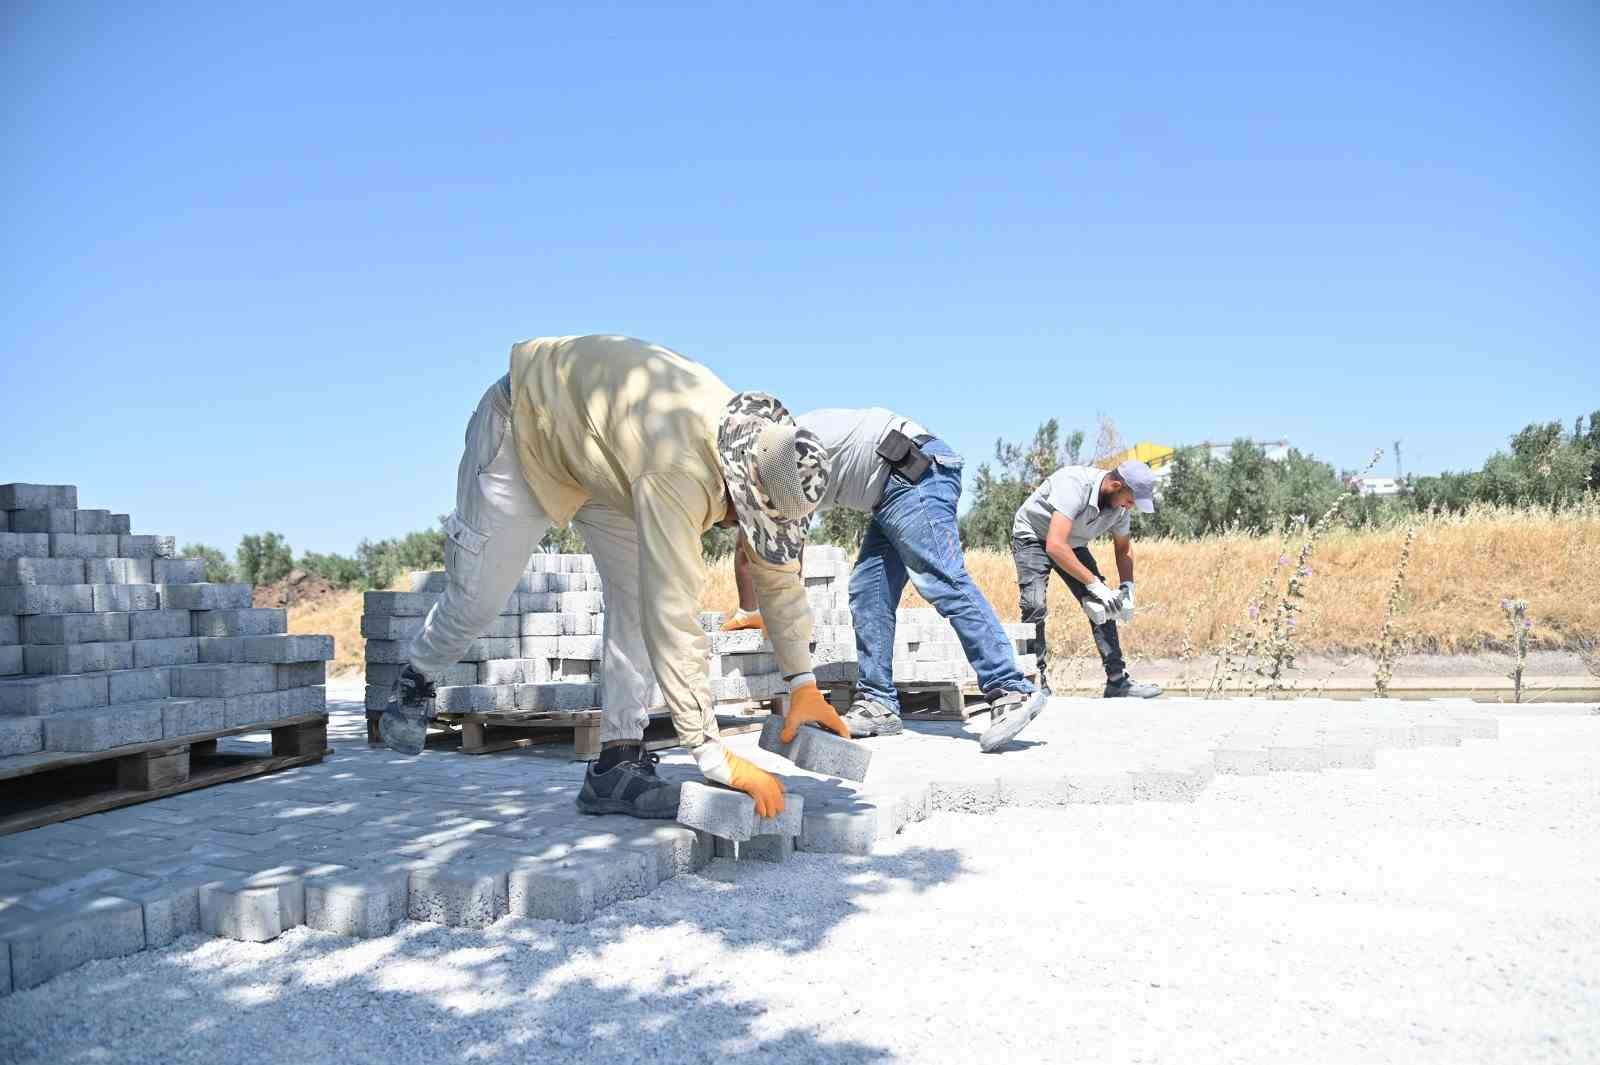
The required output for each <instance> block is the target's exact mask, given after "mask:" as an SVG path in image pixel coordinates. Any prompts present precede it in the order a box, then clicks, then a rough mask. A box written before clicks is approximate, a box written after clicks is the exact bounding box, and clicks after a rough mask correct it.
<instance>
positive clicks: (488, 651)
mask: <svg viewBox="0 0 1600 1065" xmlns="http://www.w3.org/2000/svg"><path fill="white" fill-rule="evenodd" d="M524 657H526V656H525V655H523V653H522V638H521V637H520V636H480V637H478V638H477V639H476V640H473V641H472V643H470V644H468V645H467V649H466V650H465V651H463V652H462V653H461V661H463V662H484V661H488V660H489V659H493V658H524Z"/></svg>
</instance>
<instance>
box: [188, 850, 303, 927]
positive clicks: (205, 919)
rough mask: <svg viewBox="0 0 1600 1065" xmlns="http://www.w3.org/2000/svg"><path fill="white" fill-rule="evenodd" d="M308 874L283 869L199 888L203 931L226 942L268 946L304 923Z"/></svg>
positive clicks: (297, 868) (294, 868)
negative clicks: (232, 941)
mask: <svg viewBox="0 0 1600 1065" xmlns="http://www.w3.org/2000/svg"><path fill="white" fill-rule="evenodd" d="M305 912H306V903H305V875H304V870H303V869H301V868H300V867H298V866H281V867H277V868H272V869H266V870H263V871H261V872H257V873H252V874H250V875H248V876H243V877H237V878H235V879H232V880H223V881H219V882H216V883H210V884H206V885H204V886H202V887H201V888H200V928H201V930H202V931H204V932H206V933H208V934H210V935H213V936H222V937H223V938H225V939H237V940H241V941H243V942H246V943H265V942H267V941H269V940H273V939H277V938H278V936H280V935H282V934H283V933H284V932H285V931H286V930H288V929H290V928H295V927H298V926H299V925H302V924H305Z"/></svg>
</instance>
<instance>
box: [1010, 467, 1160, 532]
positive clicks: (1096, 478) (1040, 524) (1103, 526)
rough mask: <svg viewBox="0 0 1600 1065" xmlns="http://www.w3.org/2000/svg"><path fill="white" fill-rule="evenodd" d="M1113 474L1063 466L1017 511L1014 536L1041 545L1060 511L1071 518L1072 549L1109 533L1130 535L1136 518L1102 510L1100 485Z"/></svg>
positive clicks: (1115, 509)
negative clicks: (1052, 521)
mask: <svg viewBox="0 0 1600 1065" xmlns="http://www.w3.org/2000/svg"><path fill="white" fill-rule="evenodd" d="M1110 472H1111V471H1109V470H1102V469H1097V468H1095V467H1094V466H1063V467H1061V468H1060V469H1059V470H1057V471H1056V472H1055V473H1052V474H1051V475H1050V476H1049V477H1046V478H1045V481H1044V483H1043V484H1041V485H1040V486H1039V487H1038V488H1035V489H1034V490H1033V494H1032V495H1031V496H1029V497H1028V499H1027V502H1025V503H1023V504H1022V506H1021V508H1020V509H1018V511H1017V520H1016V521H1015V522H1013V523H1012V526H1011V535H1012V536H1016V537H1021V538H1022V539H1025V540H1037V541H1039V542H1040V543H1041V544H1042V543H1044V542H1045V539H1046V538H1047V537H1048V536H1049V535H1050V517H1051V515H1053V514H1056V513H1058V512H1059V513H1061V514H1065V515H1066V516H1067V517H1068V518H1070V519H1072V531H1071V532H1070V533H1068V534H1067V544H1068V546H1070V547H1083V546H1084V545H1085V544H1087V543H1088V542H1089V541H1090V540H1093V539H1094V538H1095V537H1097V536H1099V535H1100V534H1101V533H1103V532H1107V531H1109V532H1111V533H1112V534H1113V535H1121V536H1126V535H1128V534H1129V533H1130V532H1131V531H1132V530H1133V516H1132V515H1131V514H1129V513H1128V512H1127V511H1126V510H1123V509H1122V508H1121V507H1106V508H1104V509H1103V510H1102V509H1101V507H1100V482H1101V481H1103V480H1105V478H1106V475H1107V474H1108V473H1110Z"/></svg>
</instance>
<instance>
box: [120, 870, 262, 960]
mask: <svg viewBox="0 0 1600 1065" xmlns="http://www.w3.org/2000/svg"><path fill="white" fill-rule="evenodd" d="M238 878H239V871H238V870H237V869H227V868H224V867H222V866H219V865H206V864H205V863H203V862H201V863H195V864H190V865H183V866H180V867H179V868H176V869H173V870H171V871H167V872H163V873H162V875H161V876H160V877H158V878H156V879H152V880H151V881H150V882H149V883H148V884H147V885H144V886H131V885H123V886H115V887H111V888H108V889H106V890H105V892H104V893H105V894H107V895H111V896H113V897H115V898H120V899H127V900H128V901H129V902H135V903H138V904H139V908H140V910H141V911H142V913H143V916H144V941H145V949H147V950H157V949H159V948H161V947H165V946H169V945H170V944H172V943H173V942H175V941H176V940H177V939H178V937H180V936H186V935H189V934H190V933H191V932H198V931H200V889H201V888H202V887H204V886H206V885H207V884H221V883H224V882H227V881H230V880H237V879H238Z"/></svg>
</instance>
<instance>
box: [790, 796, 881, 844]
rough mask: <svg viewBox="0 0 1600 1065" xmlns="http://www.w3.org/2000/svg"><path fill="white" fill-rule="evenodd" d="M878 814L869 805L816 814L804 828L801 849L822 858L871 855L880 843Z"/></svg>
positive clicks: (812, 814) (804, 824) (807, 816)
mask: <svg viewBox="0 0 1600 1065" xmlns="http://www.w3.org/2000/svg"><path fill="white" fill-rule="evenodd" d="M878 814H879V811H878V808H877V807H875V806H873V805H871V804H868V803H856V804H852V805H850V806H848V807H844V808H832V807H824V808H822V809H819V810H812V811H810V812H808V813H807V814H806V815H805V820H804V822H803V823H802V825H801V829H800V839H799V841H798V847H799V849H800V850H803V851H813V852H817V853H822V854H870V853H871V852H872V845H873V843H874V842H875V841H876V840H877V839H878Z"/></svg>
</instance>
